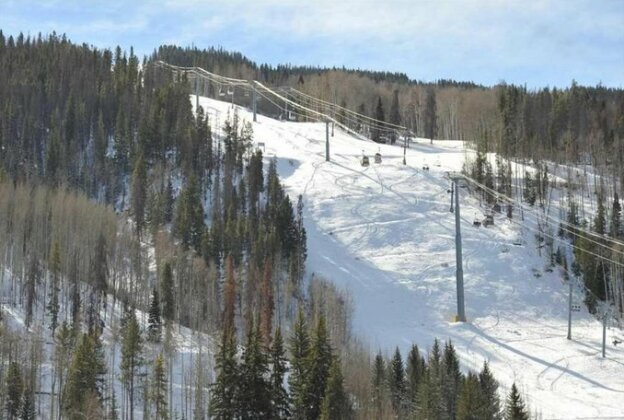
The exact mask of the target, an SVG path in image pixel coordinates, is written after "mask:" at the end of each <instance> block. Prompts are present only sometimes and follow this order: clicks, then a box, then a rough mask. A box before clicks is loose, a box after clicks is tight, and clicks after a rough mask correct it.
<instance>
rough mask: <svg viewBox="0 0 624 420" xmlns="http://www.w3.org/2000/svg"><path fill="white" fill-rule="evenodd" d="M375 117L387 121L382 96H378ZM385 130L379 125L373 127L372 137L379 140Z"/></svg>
mask: <svg viewBox="0 0 624 420" xmlns="http://www.w3.org/2000/svg"><path fill="white" fill-rule="evenodd" d="M375 119H376V120H378V121H385V120H386V118H385V116H384V109H383V104H382V103H381V97H377V105H376V106H375ZM382 134H383V132H382V131H381V130H380V128H378V127H372V128H371V139H372V140H373V141H376V142H379V141H380V140H381V136H382Z"/></svg>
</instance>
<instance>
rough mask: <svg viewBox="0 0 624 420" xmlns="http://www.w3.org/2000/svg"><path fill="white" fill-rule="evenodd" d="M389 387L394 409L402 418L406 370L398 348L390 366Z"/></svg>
mask: <svg viewBox="0 0 624 420" xmlns="http://www.w3.org/2000/svg"><path fill="white" fill-rule="evenodd" d="M388 385H389V388H390V399H391V401H392V408H393V409H394V412H395V414H396V415H397V416H398V417H402V415H403V410H404V403H405V369H404V367H403V359H402V358H401V352H400V351H399V348H398V347H397V348H396V350H395V351H394V356H393V357H392V360H390V365H389V366H388Z"/></svg>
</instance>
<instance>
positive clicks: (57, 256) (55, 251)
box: [46, 241, 61, 336]
mask: <svg viewBox="0 0 624 420" xmlns="http://www.w3.org/2000/svg"><path fill="white" fill-rule="evenodd" d="M49 269H50V275H51V277H52V278H51V282H50V300H49V301H48V305H47V306H46V310H47V311H48V315H49V316H50V330H52V335H53V336H54V334H55V332H56V328H57V327H58V312H59V291H60V287H59V283H60V271H61V249H60V246H59V243H58V241H54V244H53V245H52V253H51V255H50V264H49Z"/></svg>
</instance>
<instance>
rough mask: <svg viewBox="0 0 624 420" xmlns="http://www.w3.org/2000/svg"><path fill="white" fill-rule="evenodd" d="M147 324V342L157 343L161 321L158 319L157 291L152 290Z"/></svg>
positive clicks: (158, 301)
mask: <svg viewBox="0 0 624 420" xmlns="http://www.w3.org/2000/svg"><path fill="white" fill-rule="evenodd" d="M147 322H148V326H147V336H148V338H149V340H150V341H153V342H159V341H160V337H161V333H162V321H161V319H160V299H159V298H158V290H157V289H154V291H153V292H152V300H151V301H150V307H149V311H148V319H147Z"/></svg>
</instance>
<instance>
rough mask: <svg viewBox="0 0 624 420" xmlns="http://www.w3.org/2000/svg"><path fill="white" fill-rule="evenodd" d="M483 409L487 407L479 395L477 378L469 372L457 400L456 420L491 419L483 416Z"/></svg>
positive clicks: (479, 389)
mask: <svg viewBox="0 0 624 420" xmlns="http://www.w3.org/2000/svg"><path fill="white" fill-rule="evenodd" d="M485 409H487V407H486V406H485V404H484V401H483V398H482V395H481V388H480V386H479V378H478V377H477V375H475V374H474V373H472V372H470V373H468V376H467V377H466V380H465V381H464V383H463V385H462V388H461V393H460V394H459V397H458V400H457V420H481V419H491V418H492V417H487V416H485V413H484V410H485Z"/></svg>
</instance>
